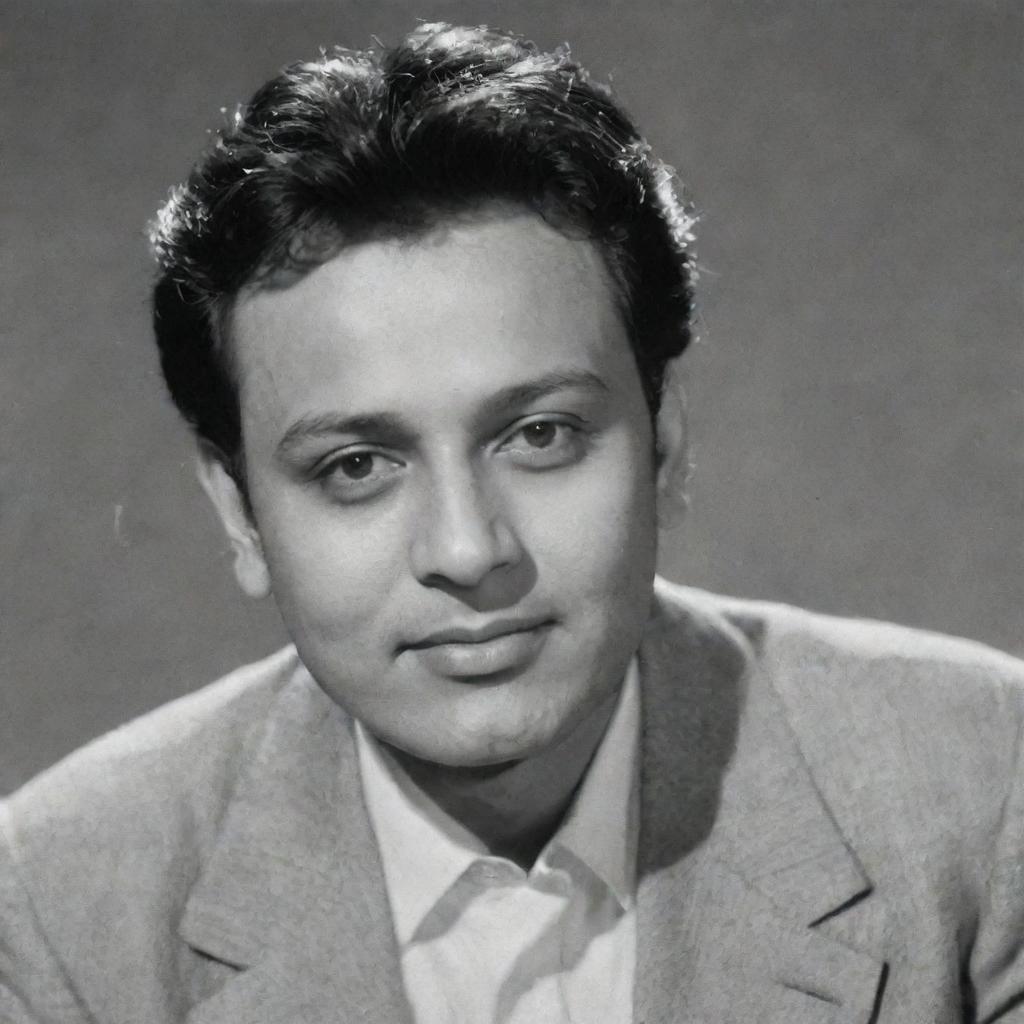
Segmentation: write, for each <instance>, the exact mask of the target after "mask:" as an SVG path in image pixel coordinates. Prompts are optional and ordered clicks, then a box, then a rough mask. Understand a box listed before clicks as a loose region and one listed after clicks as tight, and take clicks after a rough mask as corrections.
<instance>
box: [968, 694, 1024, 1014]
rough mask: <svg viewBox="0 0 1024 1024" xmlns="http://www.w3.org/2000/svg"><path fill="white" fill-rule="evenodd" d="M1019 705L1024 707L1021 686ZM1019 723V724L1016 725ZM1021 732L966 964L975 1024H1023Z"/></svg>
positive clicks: (1023, 749)
mask: <svg viewBox="0 0 1024 1024" xmlns="http://www.w3.org/2000/svg"><path fill="white" fill-rule="evenodd" d="M1019 696H1021V697H1022V700H1020V701H1018V702H1017V703H1018V706H1020V705H1021V704H1024V686H1022V687H1021V692H1020V694H1019ZM1020 720H1021V719H1020V718H1018V722H1020ZM1022 733H1024V728H1022V726H1020V725H1018V731H1017V757H1016V763H1015V764H1014V765H1013V766H1012V767H1011V769H1010V772H1011V774H1010V777H1009V780H1008V782H1009V791H1008V793H1007V796H1006V797H1005V799H1004V802H1003V805H1002V815H1001V828H1000V830H999V833H998V838H997V840H996V843H995V847H994V856H993V859H992V867H991V872H990V874H989V877H988V883H987V885H986V888H985V893H984V899H983V902H982V907H981V916H980V919H979V921H978V931H977V936H976V939H975V943H974V949H973V952H972V955H971V960H970V964H969V970H970V983H971V988H972V990H973V994H974V1004H975V1009H976V1015H975V1016H974V1018H972V1019H973V1020H976V1021H977V1022H978V1024H1024V735H1022Z"/></svg>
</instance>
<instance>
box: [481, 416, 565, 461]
mask: <svg viewBox="0 0 1024 1024" xmlns="http://www.w3.org/2000/svg"><path fill="white" fill-rule="evenodd" d="M499 451H501V452H504V453H507V454H508V455H510V456H512V457H513V458H514V459H516V460H517V461H519V462H522V463H524V464H526V465H529V466H535V467H538V468H547V467H548V466H561V465H565V464H567V463H570V462H575V461H576V460H577V459H578V458H579V457H580V456H581V455H582V454H583V447H582V431H581V430H580V429H579V427H576V426H573V424H571V423H565V422H563V421H560V420H534V421H533V422H531V423H524V424H523V425H522V426H521V427H519V428H518V429H517V430H515V431H514V432H513V433H511V434H509V435H508V436H507V437H506V439H505V440H504V441H503V442H502V444H501V446H500V448H499Z"/></svg>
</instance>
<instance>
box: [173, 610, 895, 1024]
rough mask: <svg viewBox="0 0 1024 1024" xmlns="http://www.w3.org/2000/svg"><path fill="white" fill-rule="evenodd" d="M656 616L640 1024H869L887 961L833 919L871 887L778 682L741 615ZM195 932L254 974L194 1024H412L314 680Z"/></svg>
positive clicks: (386, 915)
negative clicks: (839, 934) (738, 627)
mask: <svg viewBox="0 0 1024 1024" xmlns="http://www.w3.org/2000/svg"><path fill="white" fill-rule="evenodd" d="M656 606H657V610H656V612H655V615H654V617H653V619H652V624H651V628H650V630H649V632H648V635H647V637H646V639H645V642H644V644H643V646H642V648H641V652H640V654H641V671H642V677H643V681H644V740H643V760H642V819H641V821H642V824H641V835H640V848H639V855H638V856H639V863H638V902H637V914H638V937H639V938H638V963H637V975H636V983H635V991H636V997H635V1006H636V1022H637V1024H670V1022H671V1024H751V1022H755V1021H756V1022H758V1024H825V1022H829V1024H869V1022H870V1021H871V1020H872V1013H873V1012H874V1011H873V1007H874V1006H875V1003H876V1001H877V1000H878V998H880V993H881V987H882V984H883V982H884V966H883V965H882V963H881V962H880V961H879V960H878V959H876V958H874V957H872V956H871V955H869V953H868V952H866V951H858V950H854V949H852V948H850V947H849V946H847V945H844V944H841V943H839V942H837V941H835V940H834V939H832V938H830V937H829V936H827V935H826V934H825V932H824V930H823V927H822V926H821V922H823V921H825V920H826V919H829V918H831V917H832V916H834V915H838V914H840V913H842V911H843V909H844V908H846V907H849V906H852V905H853V904H854V903H855V902H856V901H857V900H858V899H860V898H862V897H863V896H865V895H866V894H867V893H868V892H869V891H870V882H869V881H868V879H867V878H866V876H865V874H864V872H863V870H862V868H861V866H860V865H859V863H858V862H857V860H856V858H855V857H854V855H853V853H852V852H851V851H850V850H849V849H848V848H847V846H846V845H845V843H844V841H843V838H842V836H841V834H840V833H839V831H838V829H837V828H836V825H835V823H834V822H833V821H832V819H831V817H830V816H829V813H828V810H827V808H826V807H825V806H824V804H823V803H822V801H821V798H820V796H819V795H818V793H817V791H816V789H815V787H814V784H813V782H812V780H811V778H810V776H809V774H808V772H807V768H806V765H805V763H804V760H803V758H802V756H801V754H800V751H799V749H798V747H797V744H796V742H795V740H794V738H793V736H792V734H791V733H790V731H789V726H788V723H787V722H786V720H785V717H784V715H783V714H782V713H781V710H780V707H779V704H778V698H777V696H776V695H775V693H774V691H773V689H772V687H771V684H770V682H769V681H768V680H766V679H763V678H761V677H760V675H759V673H758V670H757V668H756V663H755V659H754V657H753V655H752V653H751V651H750V648H749V645H748V644H747V641H746V640H745V638H744V637H743V636H742V635H741V634H739V633H738V632H736V631H735V630H734V629H733V628H732V627H731V626H730V625H729V624H728V623H727V622H726V621H725V620H724V619H721V618H720V617H718V616H717V615H715V614H714V613H707V612H705V611H703V610H702V609H699V608H694V607H684V606H681V605H680V604H679V602H678V601H677V600H675V599H671V600H666V599H665V598H664V597H662V598H660V599H659V600H658V601H657V602H656ZM826 927H827V926H826ZM180 932H181V935H182V936H183V938H184V939H185V940H186V941H187V942H188V943H189V944H190V945H191V946H192V947H193V948H195V949H196V950H197V951H199V952H201V953H203V954H204V955H206V956H208V957H210V958H212V959H214V960H215V961H219V962H222V963H224V964H228V965H231V966H232V967H236V968H239V970H238V972H237V973H236V974H234V976H233V977H231V978H230V979H229V980H228V981H227V983H226V984H224V985H223V986H222V987H220V988H219V989H218V990H217V991H216V992H215V993H213V994H212V995H211V996H210V997H209V998H206V999H204V1000H202V1001H201V1002H199V1003H197V1004H196V1005H195V1006H194V1007H193V1008H192V1011H191V1013H190V1014H189V1016H188V1017H187V1024H224V1022H226V1021H245V1022H246V1024H321V1022H322V1024H327V1022H331V1024H335V1022H337V1021H344V1020H380V1021H387V1022H388V1024H410V1022H411V1019H412V1018H411V1012H410V1009H409V1006H408V1003H407V1001H406V999H405V997H404V993H403V990H402V982H401V974H400V968H399V959H398V950H397V946H396V942H395V939H394V934H393V931H392V926H391V916H390V910H389V907H388V903H387V896H386V890H385V885H384V879H383V873H382V870H381V866H380V860H379V856H378V852H377V847H376V841H375V839H374V836H373V832H372V829H371V826H370V823H369V819H368V816H367V813H366V810H365V807H364V805H363V800H362V792H361V785H360V780H359V771H358V764H357V758H356V751H355V746H354V742H353V737H352V733H351V728H350V723H349V720H348V719H347V717H346V716H345V714H344V713H343V712H342V711H341V710H340V709H339V708H338V707H337V706H336V705H335V704H334V702H333V701H331V700H330V699H329V698H328V697H326V696H325V695H324V694H323V693H322V692H321V691H320V690H319V688H318V687H317V686H316V684H315V683H314V682H313V681H312V680H311V679H310V678H309V676H308V674H307V673H306V672H305V670H304V669H302V668H301V667H300V668H299V669H298V670H297V672H296V675H295V678H294V679H293V680H292V681H291V682H290V684H289V685H288V686H286V687H285V688H284V689H283V690H282V692H281V694H280V696H279V697H278V699H277V703H276V704H275V706H274V708H273V711H272V713H271V714H270V716H269V718H268V721H267V724H266V727H265V728H264V730H263V732H262V734H261V735H260V736H258V737H257V738H256V739H255V740H254V749H253V752H252V754H251V756H250V757H249V759H248V762H247V764H246V767H245V769H244V770H243V774H242V776H241V777H240V779H239V781H238V784H237V787H236V790H235V793H234V795H233V796H232V798H231V800H230V803H229V806H228V809H227V811H226V813H225V819H224V822H223V825H222V828H221V832H220V838H219V840H218V843H217V846H216V847H215V848H214V850H213V852H212V854H211V856H210V857H209V859H208V861H207V864H206V867H205V869H204V871H203V873H202V875H201V876H200V878H199V879H198V881H197V883H196V885H195V886H194V888H193V890H192V894H191V897H190V899H189V902H188V904H187V907H186V910H185V913H184V916H183V919H182V922H181V926H180Z"/></svg>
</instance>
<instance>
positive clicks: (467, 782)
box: [388, 690, 619, 869]
mask: <svg viewBox="0 0 1024 1024" xmlns="http://www.w3.org/2000/svg"><path fill="white" fill-rule="evenodd" d="M618 697H619V691H618V690H616V691H614V692H613V693H612V694H611V695H610V696H609V697H608V698H607V699H606V700H605V701H604V703H603V704H601V706H600V707H598V708H597V709H596V710H595V711H594V712H592V713H591V714H590V715H589V716H588V717H587V718H586V719H585V720H584V721H583V722H582V723H580V725H579V726H577V728H576V729H575V730H574V731H573V732H572V733H570V735H569V736H568V737H566V738H565V739H563V740H562V741H560V742H559V743H557V744H555V745H554V746H552V747H549V748H548V749H546V750H544V751H541V753H539V754H535V755H534V756H532V757H527V758H524V759H523V760H521V761H509V762H505V763H504V764H497V765H484V766H481V767H468V768H460V767H449V766H447V765H439V764H433V763H431V762H428V761H421V760H419V759H418V758H415V757H412V756H411V755H410V754H407V753H405V752H404V751H401V750H398V749H396V748H394V747H389V748H388V749H389V750H390V752H391V754H392V755H393V756H394V757H395V759H396V760H397V761H398V762H399V764H400V765H401V766H402V768H403V769H404V770H405V772H406V773H407V774H408V776H409V777H410V778H411V779H412V781H413V782H414V783H415V784H416V785H417V786H418V787H419V788H420V789H421V790H423V792H424V793H426V795H427V796H428V797H430V799H431V800H433V801H434V803H436V804H437V805H438V806H439V807H440V808H441V810H443V811H444V812H445V813H446V814H448V815H449V816H450V817H451V818H453V819H454V820H455V821H457V822H458V823H459V824H460V825H462V826H463V827H464V828H466V829H468V830H469V831H470V832H472V833H473V834H474V835H475V836H476V837H477V838H478V839H480V841H481V842H482V843H483V844H484V845H485V846H486V847H487V849H488V851H489V852H490V853H492V854H494V855H496V856H499V857H507V858H508V859H509V860H512V861H514V862H515V863H517V864H519V865H520V866H521V867H523V868H526V869H529V868H530V867H531V866H532V864H533V862H534V861H535V860H536V859H537V856H538V854H539V853H540V851H541V850H542V849H543V848H544V845H545V844H546V843H547V841H548V840H549V839H550V838H551V836H552V835H554V833H555V831H556V830H557V828H558V826H559V824H560V823H561V821H562V819H563V818H564V817H565V813H566V811H567V810H568V808H569V805H570V804H571V803H572V799H573V797H574V796H575V794H576V790H577V789H578V788H579V785H580V782H581V781H582V779H583V776H584V775H585V774H586V770H587V767H588V766H589V764H590V761H591V759H592V758H593V756H594V752H595V751H596V750H597V747H598V744H599V743H600V742H601V737H602V736H604V733H605V730H606V729H607V727H608V722H609V721H610V719H611V716H612V712H613V711H614V709H615V705H616V702H617V700H618Z"/></svg>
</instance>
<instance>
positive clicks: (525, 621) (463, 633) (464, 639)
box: [406, 615, 552, 648]
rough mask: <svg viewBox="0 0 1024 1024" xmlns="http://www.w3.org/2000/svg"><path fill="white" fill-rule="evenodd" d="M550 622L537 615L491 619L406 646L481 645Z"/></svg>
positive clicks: (452, 629) (421, 638) (440, 632)
mask: <svg viewBox="0 0 1024 1024" xmlns="http://www.w3.org/2000/svg"><path fill="white" fill-rule="evenodd" d="M551 622H552V619H551V617H550V616H546V615H537V616H533V617H530V618H517V619H492V620H491V621H490V622H484V623H481V624H479V625H475V626H447V627H445V628H444V629H438V630H436V631H435V632H433V633H428V634H427V635H426V636H422V637H420V638H419V639H418V640H415V641H413V642H412V643H410V644H406V646H407V647H409V648H417V647H436V646H438V645H439V644H482V643H484V642H485V641H487V640H493V639H494V638H495V637H499V636H507V635H508V634H510V633H527V632H529V631H530V630H531V629H537V628H538V627H540V626H547V625H550V624H551Z"/></svg>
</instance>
